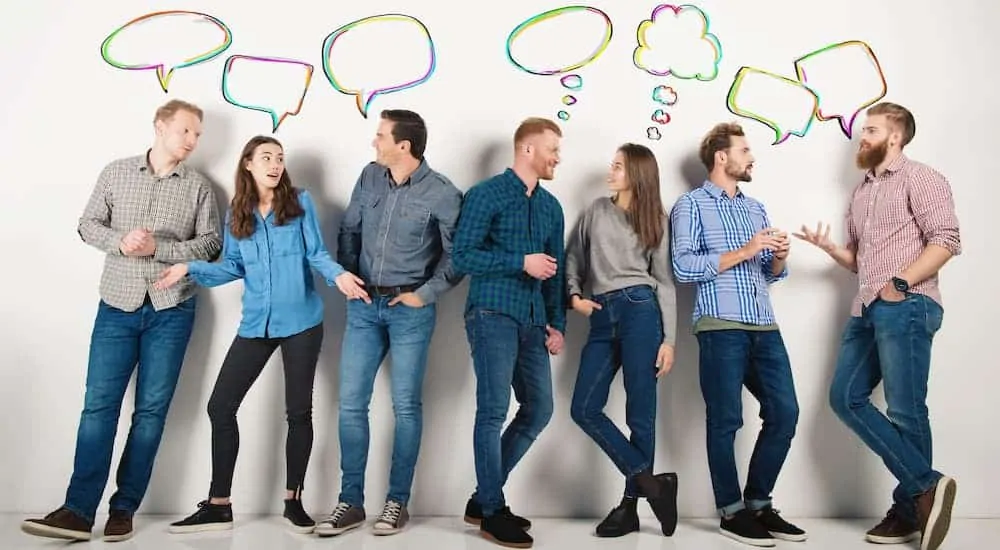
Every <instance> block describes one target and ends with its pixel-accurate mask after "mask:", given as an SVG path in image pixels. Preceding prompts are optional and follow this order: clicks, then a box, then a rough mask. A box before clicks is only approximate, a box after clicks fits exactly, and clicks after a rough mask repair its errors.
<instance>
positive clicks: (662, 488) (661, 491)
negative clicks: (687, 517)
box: [647, 472, 677, 537]
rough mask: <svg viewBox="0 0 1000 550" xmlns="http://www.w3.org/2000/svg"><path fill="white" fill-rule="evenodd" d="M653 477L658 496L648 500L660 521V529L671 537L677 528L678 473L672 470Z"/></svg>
mask: <svg viewBox="0 0 1000 550" xmlns="http://www.w3.org/2000/svg"><path fill="white" fill-rule="evenodd" d="M653 477H654V478H655V480H656V485H657V489H658V496H656V497H647V500H648V501H649V507H650V508H652V509H653V514H654V515H655V516H656V519H658V520H659V521H660V531H661V532H662V533H663V535H664V536H666V537H669V536H671V535H673V534H674V531H675V530H677V474H675V473H672V472H671V473H665V474H658V475H656V476H653Z"/></svg>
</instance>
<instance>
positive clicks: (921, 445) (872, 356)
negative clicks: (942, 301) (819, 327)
mask: <svg viewBox="0 0 1000 550" xmlns="http://www.w3.org/2000/svg"><path fill="white" fill-rule="evenodd" d="M943 313H944V312H943V311H942V309H941V306H940V305H938V304H937V303H936V302H935V301H934V300H932V299H930V298H928V297H926V296H923V295H920V294H907V296H906V298H905V299H904V300H903V301H901V302H885V301H882V300H876V301H875V302H873V303H872V304H871V306H869V307H866V308H864V311H863V312H862V315H861V317H851V319H850V320H849V321H848V322H847V326H846V327H845V328H844V334H843V338H842V340H841V343H840V356H839V358H838V360H837V370H836V372H835V373H834V375H833V382H832V383H831V385H830V406H831V407H832V408H833V411H834V412H835V413H836V414H837V416H838V417H840V419H841V420H842V421H843V422H844V424H846V425H847V426H848V427H849V428H850V429H851V430H853V431H854V433H856V434H857V435H858V437H860V438H861V440H862V441H864V443H865V445H867V446H868V447H869V448H870V449H871V450H872V451H874V452H875V453H876V454H878V455H879V456H880V457H881V458H882V461H883V462H884V463H885V465H886V467H887V468H888V469H889V471H890V472H892V475H893V476H895V478H896V479H897V480H898V481H899V485H897V487H896V490H895V491H894V492H893V500H894V501H895V505H896V508H897V510H898V511H899V512H900V513H901V515H902V516H903V517H905V518H907V519H909V520H911V521H915V520H916V519H917V516H916V508H915V505H914V502H913V497H914V496H916V495H919V494H921V493H923V492H924V491H926V490H928V489H930V488H931V487H932V486H934V484H935V483H937V481H938V479H940V477H941V474H940V473H939V472H936V471H934V470H933V469H932V467H931V464H932V461H931V459H932V453H931V425H930V420H929V418H928V413H927V377H928V375H929V373H930V366H931V342H932V341H933V339H934V334H935V333H936V332H937V331H938V329H940V328H941V320H942V316H943ZM880 382H882V389H883V393H884V394H885V402H886V413H887V415H888V417H887V416H886V415H884V414H882V413H881V412H880V411H879V410H878V409H876V408H875V406H874V405H872V402H871V394H872V391H873V390H874V389H875V387H876V386H878V385H879V383H880Z"/></svg>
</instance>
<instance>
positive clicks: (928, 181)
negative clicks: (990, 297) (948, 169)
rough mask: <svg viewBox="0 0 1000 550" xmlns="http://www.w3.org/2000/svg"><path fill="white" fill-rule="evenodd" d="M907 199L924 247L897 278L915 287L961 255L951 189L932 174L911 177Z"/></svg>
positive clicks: (943, 178)
mask: <svg viewBox="0 0 1000 550" xmlns="http://www.w3.org/2000/svg"><path fill="white" fill-rule="evenodd" d="M909 199H910V209H911V210H912V211H913V217H914V219H915V220H916V222H917V225H918V226H920V231H921V232H922V233H923V236H924V241H925V242H926V243H927V246H926V247H924V250H923V252H921V253H920V256H918V257H917V259H916V260H914V261H913V263H912V264H910V265H909V266H908V267H907V268H906V269H904V270H903V272H902V273H900V274H899V277H901V278H903V279H905V280H906V281H907V282H909V283H910V285H915V284H917V283H920V282H921V281H923V280H925V279H927V278H928V277H931V276H932V275H934V274H935V273H937V272H938V271H939V270H940V269H941V268H942V267H944V264H946V263H947V262H948V260H950V259H951V258H952V256H958V255H959V254H961V253H962V241H961V237H960V234H959V229H958V216H957V215H956V214H955V202H954V198H953V197H952V193H951V186H950V185H949V184H948V180H947V179H945V177H944V176H942V175H941V174H939V173H937V172H935V171H933V170H927V171H925V172H920V173H918V174H915V175H914V178H913V180H912V181H911V182H910V185H909Z"/></svg>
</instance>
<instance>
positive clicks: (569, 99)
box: [562, 94, 576, 105]
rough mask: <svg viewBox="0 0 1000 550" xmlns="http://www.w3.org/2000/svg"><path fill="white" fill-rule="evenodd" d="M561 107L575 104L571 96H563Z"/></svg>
mask: <svg viewBox="0 0 1000 550" xmlns="http://www.w3.org/2000/svg"><path fill="white" fill-rule="evenodd" d="M562 102H563V105H573V104H575V103H576V98H575V97H573V96H571V95H568V94H567V95H564V96H563V98H562Z"/></svg>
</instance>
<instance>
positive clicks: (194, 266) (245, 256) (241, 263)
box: [188, 189, 344, 338]
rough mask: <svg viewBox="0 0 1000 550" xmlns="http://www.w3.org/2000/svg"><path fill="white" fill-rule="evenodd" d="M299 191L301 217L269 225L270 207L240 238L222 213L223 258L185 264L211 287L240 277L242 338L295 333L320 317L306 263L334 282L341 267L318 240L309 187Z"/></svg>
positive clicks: (195, 277) (271, 218)
mask: <svg viewBox="0 0 1000 550" xmlns="http://www.w3.org/2000/svg"><path fill="white" fill-rule="evenodd" d="M297 191H298V199H299V204H300V205H301V206H302V209H303V210H304V211H305V212H304V214H303V215H302V216H299V217H297V218H294V219H291V220H286V222H285V225H281V226H277V225H275V224H274V212H273V210H272V211H271V212H269V213H268V214H267V216H266V217H262V216H261V215H260V212H259V211H256V210H255V212H254V216H255V218H256V221H257V223H256V226H255V229H254V232H253V234H252V235H250V236H249V237H247V238H244V239H237V238H236V237H235V236H233V234H232V231H231V230H230V227H229V220H230V216H231V211H229V212H227V213H226V231H225V239H224V241H223V244H222V259H221V260H220V261H219V262H217V263H209V262H204V261H198V262H191V263H189V264H188V275H190V277H191V279H192V280H193V281H194V282H196V283H197V284H199V285H202V286H206V287H213V286H219V285H223V284H226V283H229V282H232V281H235V280H236V279H243V318H242V320H241V321H240V327H239V331H238V334H239V335H240V336H242V337H244V338H265V337H266V338H282V337H285V336H291V335H293V334H298V333H299V332H302V331H304V330H306V329H308V328H312V327H314V326H316V325H318V324H319V323H320V322H321V321H322V320H323V300H322V298H321V297H320V296H319V294H318V293H317V292H316V289H315V287H314V285H313V276H312V272H311V271H310V268H312V269H315V270H316V271H317V272H318V273H319V274H320V275H322V276H323V278H324V279H326V283H327V284H328V285H330V286H334V285H335V282H334V279H336V278H337V276H338V275H340V274H341V273H343V272H344V268H343V267H341V266H340V264H338V263H336V262H334V261H333V258H331V257H330V253H329V252H327V249H326V246H325V245H324V244H323V236H322V234H321V233H320V228H319V222H318V220H317V217H316V208H315V206H314V205H313V201H312V198H311V197H310V196H309V192H308V191H306V190H304V189H302V190H297Z"/></svg>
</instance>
